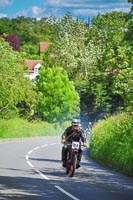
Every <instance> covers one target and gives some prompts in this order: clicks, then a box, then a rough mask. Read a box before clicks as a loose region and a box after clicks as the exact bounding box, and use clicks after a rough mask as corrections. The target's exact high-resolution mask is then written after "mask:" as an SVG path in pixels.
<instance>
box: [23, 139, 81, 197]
mask: <svg viewBox="0 0 133 200" xmlns="http://www.w3.org/2000/svg"><path fill="white" fill-rule="evenodd" d="M56 144H60V143H52V144H50V145H56ZM46 146H48V144H45V145H42V146H40V147H35V148H33V150H30V151H29V152H28V153H27V155H26V156H25V159H26V161H27V164H28V165H29V166H30V167H31V168H34V165H33V164H32V163H31V162H30V161H29V155H30V154H31V153H33V151H36V150H38V149H39V148H43V147H46ZM34 171H35V172H37V173H38V174H39V175H40V176H41V177H42V178H43V179H45V180H50V179H49V178H48V177H47V176H46V175H45V174H43V173H42V172H41V171H40V170H38V169H34ZM54 187H55V188H57V189H58V190H59V191H61V192H62V193H64V194H66V195H67V196H69V197H70V198H71V199H73V200H80V199H78V198H76V197H75V196H73V195H72V194H70V193H69V192H67V191H66V190H64V189H62V188H61V187H60V186H58V185H55V186H54Z"/></svg>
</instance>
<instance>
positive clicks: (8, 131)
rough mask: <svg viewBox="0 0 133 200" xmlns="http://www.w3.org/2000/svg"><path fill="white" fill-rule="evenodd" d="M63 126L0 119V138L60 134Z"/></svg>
mask: <svg viewBox="0 0 133 200" xmlns="http://www.w3.org/2000/svg"><path fill="white" fill-rule="evenodd" d="M64 126H65V124H63V125H62V127H61V126H60V125H59V124H58V123H56V124H49V123H47V122H37V121H34V122H28V121H27V120H23V119H18V118H17V119H10V120H2V119H1V120H0V138H24V137H35V136H53V135H60V134H61V133H62V132H63V131H64Z"/></svg>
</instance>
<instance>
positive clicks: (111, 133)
mask: <svg viewBox="0 0 133 200" xmlns="http://www.w3.org/2000/svg"><path fill="white" fill-rule="evenodd" d="M132 145H133V116H132V113H121V114H118V115H115V116H111V117H109V118H108V119H106V120H103V121H99V122H98V123H97V124H96V125H95V126H94V128H93V130H92V134H91V139H90V146H91V148H90V155H91V157H92V158H94V159H95V160H96V161H98V162H99V163H100V164H102V165H103V166H107V167H109V168H111V169H114V170H116V171H118V172H121V173H124V174H126V175H129V176H133V146H132Z"/></svg>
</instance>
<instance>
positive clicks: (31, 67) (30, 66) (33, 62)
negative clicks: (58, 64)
mask: <svg viewBox="0 0 133 200" xmlns="http://www.w3.org/2000/svg"><path fill="white" fill-rule="evenodd" d="M42 62H43V61H42V60H26V61H25V64H26V65H27V67H28V69H29V71H30V72H33V71H34V67H35V66H36V65H37V64H38V63H40V64H42Z"/></svg>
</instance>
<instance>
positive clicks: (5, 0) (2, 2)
mask: <svg viewBox="0 0 133 200" xmlns="http://www.w3.org/2000/svg"><path fill="white" fill-rule="evenodd" d="M11 4H12V1H11V0H0V8H4V7H7V6H10V5H11Z"/></svg>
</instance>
